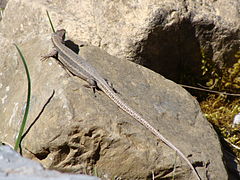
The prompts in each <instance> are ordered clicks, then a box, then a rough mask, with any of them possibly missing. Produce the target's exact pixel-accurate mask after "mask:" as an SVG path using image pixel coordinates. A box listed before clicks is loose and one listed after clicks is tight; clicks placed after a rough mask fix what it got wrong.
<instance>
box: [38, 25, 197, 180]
mask: <svg viewBox="0 0 240 180" xmlns="http://www.w3.org/2000/svg"><path fill="white" fill-rule="evenodd" d="M65 34H66V30H65V29H60V30H57V31H56V32H55V33H53V34H52V36H51V40H52V43H53V45H54V48H53V51H52V52H51V53H49V54H48V55H46V56H43V58H42V60H44V59H47V58H49V57H55V58H56V59H57V60H58V62H59V63H60V64H61V65H62V66H63V67H64V68H66V69H67V70H68V71H69V72H70V73H71V74H73V75H75V76H77V77H79V78H81V79H83V80H85V81H87V82H88V84H89V87H91V88H92V89H93V90H94V92H95V89H99V90H101V91H103V92H104V93H105V94H106V95H107V96H108V97H109V98H110V99H111V100H112V101H113V102H114V103H115V104H116V105H117V106H118V107H120V108H121V109H122V110H123V111H125V112H126V113H127V114H129V115H130V116H131V117H132V118H134V119H135V120H137V121H138V122H139V123H141V124H142V125H143V126H144V127H145V128H147V129H148V130H150V131H151V132H152V133H153V134H154V135H155V136H156V137H158V138H159V139H160V140H161V141H163V142H164V143H165V144H166V145H167V146H169V147H170V148H171V149H173V150H174V151H176V152H177V154H178V155H179V156H180V157H182V158H183V159H184V160H185V161H186V162H187V164H188V165H189V167H190V168H191V169H192V171H193V173H194V175H195V176H196V178H197V179H198V180H201V177H200V176H199V174H198V172H197V170H196V169H195V168H194V167H193V165H192V164H191V162H190V161H189V160H188V158H187V157H186V156H185V155H184V154H183V153H182V151H180V150H179V149H178V148H177V147H176V146H175V145H173V144H172V143H171V142H170V141H169V140H167V139H166V138H165V137H164V136H163V135H162V134H161V133H160V132H159V131H158V130H156V129H155V128H154V127H153V126H152V125H151V124H150V123H149V122H148V121H146V120H145V119H144V118H143V117H142V116H141V115H140V114H139V113H137V112H136V111H134V110H133V109H132V108H131V107H130V106H129V105H127V104H126V103H125V102H124V101H123V100H121V98H120V97H119V96H118V95H117V93H116V92H115V90H114V89H113V88H112V86H111V85H109V83H108V81H107V80H106V79H104V78H103V77H102V76H101V75H100V74H99V73H98V72H97V70H96V69H95V68H94V67H93V66H91V64H90V63H89V62H87V60H86V59H84V58H83V57H81V56H79V55H78V54H76V53H75V52H74V51H72V50H71V49H70V48H68V47H67V46H66V45H65V44H64V40H65Z"/></svg>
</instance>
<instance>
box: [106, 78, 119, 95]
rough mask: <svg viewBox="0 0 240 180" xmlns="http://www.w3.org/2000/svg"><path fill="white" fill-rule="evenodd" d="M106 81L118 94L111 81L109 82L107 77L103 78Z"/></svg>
mask: <svg viewBox="0 0 240 180" xmlns="http://www.w3.org/2000/svg"><path fill="white" fill-rule="evenodd" d="M104 80H105V81H106V83H107V84H108V85H109V87H111V89H112V90H113V91H114V92H115V93H117V94H120V93H119V92H118V91H117V90H116V89H115V88H114V87H113V83H112V82H109V81H108V80H107V79H104Z"/></svg>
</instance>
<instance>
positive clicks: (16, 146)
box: [14, 44, 31, 151]
mask: <svg viewBox="0 0 240 180" xmlns="http://www.w3.org/2000/svg"><path fill="white" fill-rule="evenodd" d="M14 46H15V47H16V48H17V51H18V53H19V55H20V57H21V59H22V62H23V65H24V68H25V71H26V74H27V80H28V94H27V105H26V109H25V113H24V117H23V121H22V124H21V127H20V130H19V133H18V137H17V140H16V143H15V146H14V150H15V151H17V150H18V147H19V144H20V141H21V138H22V134H23V131H24V128H25V125H26V121H27V116H28V111H29V106H30V97H31V79H30V74H29V71H28V67H27V63H26V60H25V58H24V56H23V54H22V52H21V51H20V49H19V48H18V46H17V45H16V44H14Z"/></svg>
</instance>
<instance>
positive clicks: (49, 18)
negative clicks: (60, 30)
mask: <svg viewBox="0 0 240 180" xmlns="http://www.w3.org/2000/svg"><path fill="white" fill-rule="evenodd" d="M46 12H47V17H48V20H49V22H50V25H51V28H52V31H53V32H54V33H55V32H56V31H55V29H54V27H53V23H52V20H51V18H50V16H49V13H48V11H47V10H46Z"/></svg>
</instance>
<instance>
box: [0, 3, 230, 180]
mask: <svg viewBox="0 0 240 180" xmlns="http://www.w3.org/2000/svg"><path fill="white" fill-rule="evenodd" d="M71 2H73V1H69V2H68V3H67V4H66V6H65V3H64V2H63V1H54V3H55V4H51V3H50V4H49V2H47V1H38V0H35V1H29V0H22V1H16V0H10V1H9V2H8V5H7V7H6V10H5V12H4V18H3V20H2V22H1V24H0V29H1V30H0V37H1V38H0V45H1V46H0V47H1V48H0V54H1V57H0V58H1V60H0V69H1V72H0V83H1V84H0V97H1V103H2V105H1V106H0V114H1V117H0V137H1V138H2V139H1V141H5V142H8V143H10V144H14V140H15V138H16V135H17V132H18V129H19V124H20V122H21V119H22V116H23V111H24V105H25V99H26V87H27V82H26V79H25V73H24V69H23V66H22V64H21V61H20V59H19V55H18V54H17V52H16V50H15V49H14V47H13V46H12V43H13V42H16V43H17V44H18V45H19V46H20V48H21V49H22V51H23V53H24V55H25V57H26V59H27V62H28V65H29V70H30V74H31V78H32V87H33V89H32V92H33V94H32V101H31V109H30V116H29V120H28V124H27V127H29V126H30V124H31V123H32V122H33V121H34V119H35V118H36V117H37V115H38V114H39V113H40V112H41V111H42V113H41V114H40V118H38V119H37V121H36V123H35V124H34V125H33V126H32V128H31V129H30V131H29V133H28V134H27V136H26V138H24V140H23V150H24V155H26V156H28V157H31V158H32V159H36V160H38V161H40V162H41V163H42V164H43V165H44V166H45V167H47V168H53V169H58V170H62V171H69V172H76V173H81V172H84V173H85V172H87V173H89V174H91V173H92V172H93V170H94V169H97V171H98V172H99V174H100V175H101V177H103V178H106V179H108V178H110V179H111V178H113V177H114V176H115V177H120V178H122V179H146V178H151V177H152V174H154V175H155V177H156V178H165V179H167V178H170V179H171V178H172V176H175V178H177V179H193V178H194V177H193V174H192V172H191V170H190V169H189V167H188V165H187V164H186V162H185V161H184V160H182V159H181V158H179V157H178V156H176V154H175V152H174V151H173V150H172V149H170V148H169V147H167V146H166V145H165V144H164V143H162V142H161V141H158V140H157V138H156V137H154V136H153V135H152V134H151V133H150V132H148V131H147V130H146V129H145V128H144V127H142V126H141V125H140V124H139V123H137V122H136V121H135V120H134V119H133V118H131V117H129V116H128V115H127V114H125V113H124V112H123V111H122V110H120V109H119V108H118V107H117V106H116V105H115V104H114V103H113V102H112V101H111V100H110V99H109V98H107V97H106V96H105V95H104V94H103V93H102V92H97V93H96V94H95V95H94V94H93V93H92V91H91V90H89V89H87V88H84V87H83V85H84V84H86V83H85V82H84V81H82V80H80V79H79V78H77V77H71V76H69V75H68V74H67V73H66V71H65V70H64V69H63V68H61V66H59V65H58V64H57V63H56V61H55V60H53V59H50V60H48V61H47V62H41V61H40V58H41V55H44V54H46V53H47V52H48V51H49V50H50V49H51V47H52V44H51V41H50V28H49V23H48V21H47V17H46V14H45V10H46V9H48V10H49V11H50V14H51V16H52V19H53V20H54V22H55V26H56V27H57V28H66V29H67V32H68V36H69V37H70V38H71V39H72V40H73V41H74V42H77V41H76V40H82V39H81V38H80V37H86V34H87V33H93V32H94V29H95V28H93V30H91V31H90V30H89V29H91V28H90V26H91V25H90V24H88V25H86V24H84V23H83V22H82V21H86V22H87V21H90V20H91V18H92V17H93V16H90V15H89V11H88V8H86V10H85V11H83V12H85V16H84V17H81V18H80V17H79V16H78V15H79V11H80V10H79V6H77V5H76V4H73V3H71ZM97 2H100V1H97ZM104 2H105V1H104ZM61 3H62V4H61ZM105 3H106V2H105ZM111 4H112V7H114V6H115V4H114V3H113V2H111V3H109V7H110V5H111ZM60 5H62V7H61V8H57V7H58V6H60ZM81 5H82V6H81V8H84V7H86V6H87V5H89V4H88V1H86V2H85V3H83V4H81ZM63 7H64V8H63ZM76 7H78V8H76ZM91 7H92V6H91ZM153 7H154V6H153ZM74 8H75V10H73V9H74ZM94 10H96V11H91V12H90V13H99V14H105V13H104V12H101V11H97V9H94ZM103 10H104V8H103ZM13 12H14V13H13ZM16 14H17V15H19V16H16ZM20 14H21V15H20ZM100 17H101V16H100ZM109 18H110V17H109ZM112 18H113V19H114V17H112ZM139 18H140V17H139ZM83 19H84V20H83ZM81 20H82V21H81ZM116 20H117V18H116ZM128 20H129V19H128ZM128 20H126V23H129V21H128ZM158 20H159V21H160V20H161V17H159V19H158ZM93 22H94V24H93V25H94V26H95V25H98V24H99V23H97V22H96V21H93ZM111 23H113V22H111ZM142 23H143V24H144V23H145V21H143V22H142ZM100 24H101V23H100ZM104 24H105V26H114V25H112V24H108V23H105V22H104ZM87 26H89V29H88V30H86V27H87ZM116 27H117V26H116ZM102 28H105V27H102ZM138 28H140V27H138ZM97 29H98V28H97ZM119 29H120V30H121V28H119ZM140 29H141V28H140ZM99 30H100V29H99ZM86 31H89V32H86ZM126 31H127V30H126ZM128 31H129V29H128ZM99 32H100V31H99ZM95 35H96V34H94V33H93V34H92V36H91V37H90V36H89V39H92V40H91V41H90V42H94V39H95V40H96V42H97V40H98V39H97V36H95ZM106 35H108V34H107V33H106ZM123 36H124V35H122V37H123ZM126 37H127V38H129V37H128V36H127V35H126ZM120 39H121V38H120ZM83 40H87V41H88V39H87V38H85V39H83ZM115 40H116V39H115ZM105 43H106V42H105ZM105 43H104V44H105ZM109 45H110V46H111V43H109ZM119 45H120V49H121V43H120V42H119ZM100 46H101V47H103V46H102V45H100ZM115 48H116V47H115ZM113 49H114V47H113ZM112 53H113V54H114V53H115V54H117V53H116V52H114V51H113V52H112ZM80 54H81V55H82V56H83V57H85V58H86V59H88V60H89V62H90V63H91V64H92V65H93V66H94V67H96V68H97V69H98V71H99V72H100V74H102V75H103V77H105V78H106V79H108V80H109V81H110V82H112V83H113V84H114V88H115V89H116V90H117V91H118V93H119V96H120V97H121V98H122V99H123V100H124V101H126V102H127V103H128V104H129V105H130V106H131V107H133V108H134V109H135V110H136V111H137V112H140V113H141V114H142V115H143V117H144V118H146V119H147V120H148V121H149V122H150V123H151V124H152V125H154V127H155V128H157V129H158V130H159V131H160V132H161V133H162V134H163V135H164V136H165V137H166V138H167V139H168V140H170V141H171V142H172V143H173V144H174V145H176V146H177V147H178V148H179V149H181V151H182V152H183V153H184V154H185V155H186V156H188V158H189V159H190V161H191V162H192V163H193V164H194V166H195V167H196V169H197V171H198V172H199V174H200V176H201V177H202V179H221V178H222V179H227V177H228V176H227V172H226V170H225V167H224V164H223V162H222V152H221V147H220V144H219V141H218V138H217V135H216V133H215V132H214V130H213V128H212V126H211V125H210V124H209V123H208V122H207V120H206V119H205V118H204V117H203V115H202V113H201V111H200V108H199V105H198V103H197V101H196V100H195V99H194V98H193V97H192V96H191V95H190V94H189V93H187V92H186V91H185V90H184V89H182V88H181V87H180V86H178V85H177V84H175V83H173V82H172V81H169V80H167V79H165V78H164V77H162V76H160V75H159V74H156V73H154V72H152V71H150V70H148V69H146V68H144V67H141V66H139V65H136V64H133V63H131V62H128V61H126V60H122V59H118V58H115V57H113V56H110V55H109V54H107V53H106V52H104V51H102V50H100V49H99V48H96V47H92V46H85V47H83V48H81V50H80ZM53 90H55V94H54V96H53V98H52V99H51V100H50V102H49V103H47V104H46V102H47V100H48V99H49V97H50V96H51V94H52V92H53ZM45 104H46V106H45V108H43V107H44V105H45ZM175 159H176V162H175ZM174 165H175V167H176V171H175V172H173V167H174Z"/></svg>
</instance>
